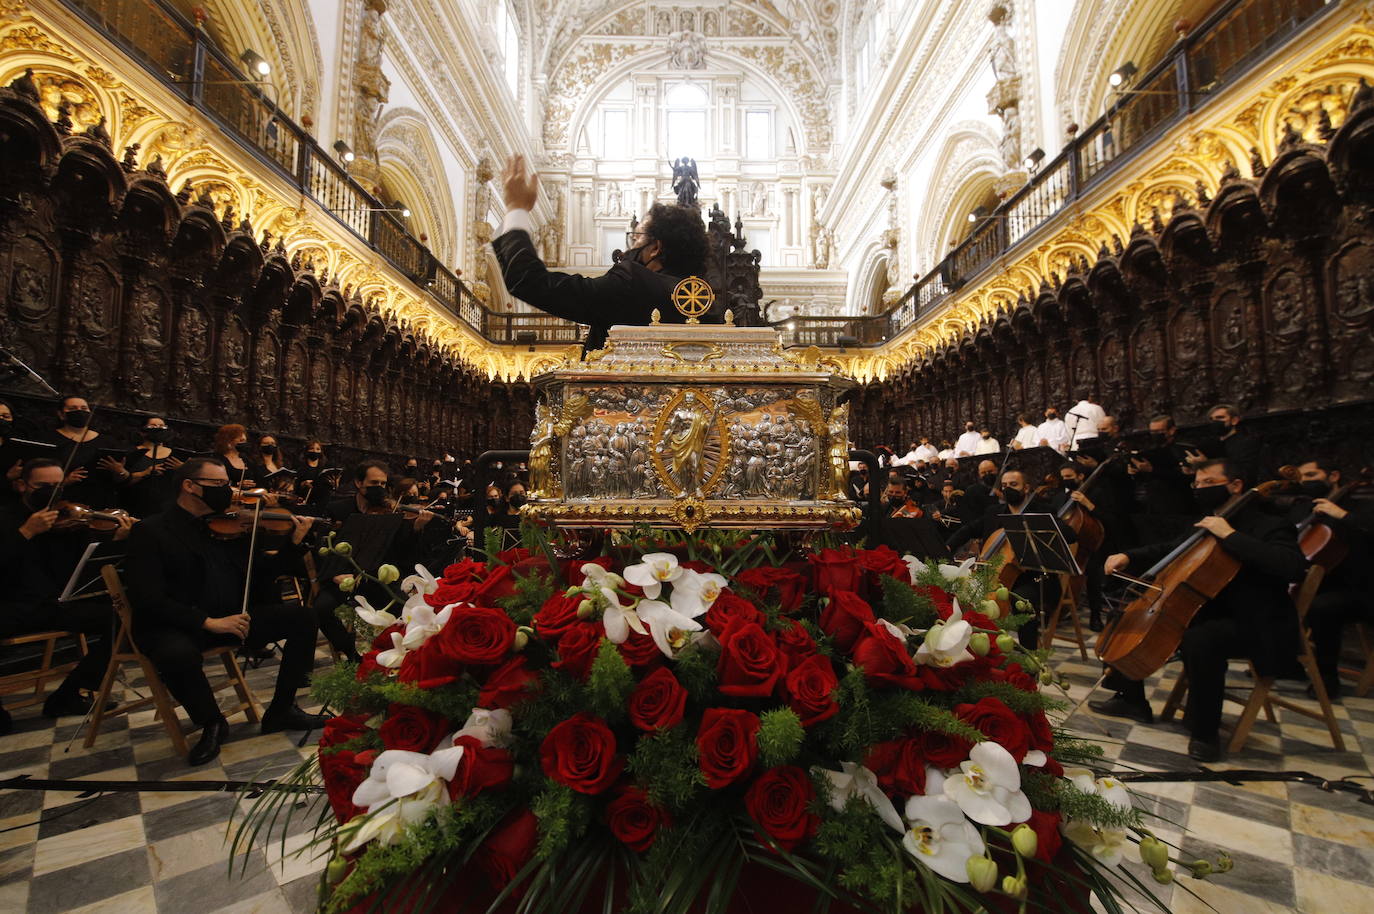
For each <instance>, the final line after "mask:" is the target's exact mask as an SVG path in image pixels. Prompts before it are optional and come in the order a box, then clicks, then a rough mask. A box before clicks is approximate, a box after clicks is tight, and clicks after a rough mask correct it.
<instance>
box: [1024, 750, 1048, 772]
mask: <svg viewBox="0 0 1374 914" xmlns="http://www.w3.org/2000/svg"><path fill="white" fill-rule="evenodd" d="M1049 760H1050V757H1049V756H1048V755H1046V754H1045V753H1044V752H1042V751H1040V750H1039V749H1031V750H1030V751H1029V752H1027V753H1026V755H1025V757H1024V758H1022V759H1021V764H1023V765H1027V766H1029V767H1031V768H1044V767H1045V763H1046V762H1048V761H1049Z"/></svg>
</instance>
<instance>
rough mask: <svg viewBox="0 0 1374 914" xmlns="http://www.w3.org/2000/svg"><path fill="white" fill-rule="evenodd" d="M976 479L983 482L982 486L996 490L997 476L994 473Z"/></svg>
mask: <svg viewBox="0 0 1374 914" xmlns="http://www.w3.org/2000/svg"><path fill="white" fill-rule="evenodd" d="M978 478H979V479H981V480H983V485H985V486H987V487H988V488H989V489H995V488H997V474H996V473H984V474H983V475H982V476H980V477H978Z"/></svg>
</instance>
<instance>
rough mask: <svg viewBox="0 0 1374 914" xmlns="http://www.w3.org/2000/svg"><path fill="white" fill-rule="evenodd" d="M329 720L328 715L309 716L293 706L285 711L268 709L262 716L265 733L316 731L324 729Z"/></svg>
mask: <svg viewBox="0 0 1374 914" xmlns="http://www.w3.org/2000/svg"><path fill="white" fill-rule="evenodd" d="M327 720H329V716H328V715H326V714H307V713H306V712H305V711H302V710H301V709H300V708H298V707H296V706H295V705H292V706H291V707H289V708H285V709H283V710H280V711H279V710H277V709H275V708H268V709H267V712H266V713H265V714H263V715H262V732H263V733H281V732H282V731H283V730H315V729H318V728H320V727H323V726H324V724H325V721H327Z"/></svg>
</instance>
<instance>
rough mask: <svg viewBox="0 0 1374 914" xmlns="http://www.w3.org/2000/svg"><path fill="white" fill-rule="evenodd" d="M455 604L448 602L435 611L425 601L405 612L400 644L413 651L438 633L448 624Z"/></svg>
mask: <svg viewBox="0 0 1374 914" xmlns="http://www.w3.org/2000/svg"><path fill="white" fill-rule="evenodd" d="M457 605H458V604H457V603H453V604H450V605H448V606H445V607H444V608H443V609H441V610H439V611H438V612H437V613H436V612H435V611H434V607H432V606H430V605H429V604H427V603H426V604H424V605H423V606H417V607H415V608H414V609H413V610H411V611H410V612H409V613H407V614H406V616H407V622H406V631H405V634H404V635H402V636H401V644H402V646H404V647H405V648H406V649H407V650H411V651H413V650H415V649H416V648H417V647H419V646H420V645H422V644H424V643H425V642H426V641H428V640H429V639H430V638H432V637H433V636H434V635H437V634H439V631H440V629H442V628H443V627H444V626H445V625H447V624H448V620H449V617H450V616H452V615H453V609H454V607H455V606H457Z"/></svg>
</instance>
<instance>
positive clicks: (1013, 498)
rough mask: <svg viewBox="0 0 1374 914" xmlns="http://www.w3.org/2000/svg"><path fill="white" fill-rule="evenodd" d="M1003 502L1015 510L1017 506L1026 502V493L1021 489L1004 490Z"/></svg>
mask: <svg viewBox="0 0 1374 914" xmlns="http://www.w3.org/2000/svg"><path fill="white" fill-rule="evenodd" d="M1002 500H1003V501H1005V502H1006V503H1007V504H1008V505H1010V506H1011V507H1013V508H1015V507H1016V506H1017V505H1019V504H1021V502H1023V501H1025V500H1026V493H1025V492H1022V491H1021V490H1020V489H1003V490H1002Z"/></svg>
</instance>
